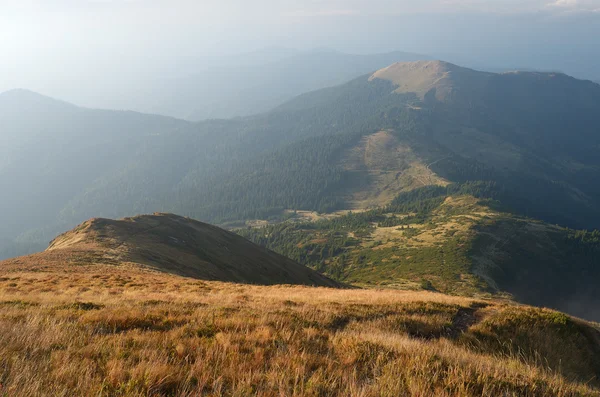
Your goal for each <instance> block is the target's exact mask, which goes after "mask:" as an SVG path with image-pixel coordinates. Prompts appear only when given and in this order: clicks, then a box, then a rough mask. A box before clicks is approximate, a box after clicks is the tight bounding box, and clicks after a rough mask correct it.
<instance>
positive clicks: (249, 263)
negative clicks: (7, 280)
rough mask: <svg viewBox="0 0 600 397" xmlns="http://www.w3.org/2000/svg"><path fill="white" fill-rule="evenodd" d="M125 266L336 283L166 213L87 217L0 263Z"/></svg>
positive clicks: (254, 280)
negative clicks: (33, 250)
mask: <svg viewBox="0 0 600 397" xmlns="http://www.w3.org/2000/svg"><path fill="white" fill-rule="evenodd" d="M40 263H43V264H44V265H45V266H49V267H52V266H57V265H59V266H71V267H78V266H82V265H85V266H90V265H94V264H96V265H115V266H120V265H128V266H136V267H142V268H147V269H153V270H158V271H161V272H166V273H171V274H177V275H181V276H186V277H192V278H196V279H202V280H218V281H229V282H240V283H251V284H305V285H316V286H331V287H333V286H336V285H337V283H335V282H334V281H332V280H330V279H328V278H326V277H323V276H321V275H320V274H318V273H317V272H315V271H313V270H310V269H308V268H306V267H304V266H303V265H299V264H297V263H295V262H293V261H291V260H290V259H287V258H285V257H283V256H281V255H278V254H275V253H274V252H271V251H269V250H267V249H264V248H261V247H258V246H256V245H254V244H252V243H250V242H249V241H247V240H246V239H244V238H241V237H239V236H237V235H235V234H232V233H230V232H227V231H225V230H223V229H219V228H218V227H215V226H211V225H208V224H205V223H201V222H197V221H194V220H191V219H187V218H182V217H179V216H176V215H171V214H155V215H142V216H136V217H134V218H126V219H123V220H117V221H114V220H110V219H92V220H89V221H86V222H84V223H82V224H81V225H79V226H77V227H76V228H75V229H73V230H71V231H69V232H66V233H63V234H61V235H60V236H58V237H57V238H56V239H54V240H53V241H52V242H51V243H50V246H49V247H48V249H46V251H45V252H43V253H41V254H36V255H32V256H30V257H20V258H15V259H12V260H8V261H6V262H3V263H0V267H9V268H12V267H18V268H20V267H29V266H33V267H35V266H39V264H40Z"/></svg>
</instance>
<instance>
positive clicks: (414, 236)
mask: <svg viewBox="0 0 600 397" xmlns="http://www.w3.org/2000/svg"><path fill="white" fill-rule="evenodd" d="M490 188H493V187H492V186H488V185H484V184H473V183H470V184H463V185H448V186H446V187H442V186H430V187H424V188H418V189H416V190H413V191H410V192H406V193H402V194H400V195H398V196H397V197H396V198H395V199H394V200H393V201H392V203H391V204H389V205H387V206H385V207H382V208H379V209H374V210H369V211H362V212H356V213H350V214H347V215H341V214H340V215H339V216H337V217H332V218H329V219H327V218H323V219H320V220H307V219H305V218H303V217H302V216H293V214H290V216H291V218H290V219H289V220H287V221H285V222H282V223H278V224H272V225H267V226H259V227H253V228H244V229H239V230H238V233H239V234H241V235H242V236H244V237H246V238H248V239H250V240H252V241H254V242H256V243H257V244H260V245H263V246H265V247H268V248H270V249H273V250H275V251H276V252H279V253H281V254H283V255H285V256H287V257H289V258H292V259H294V260H296V261H298V262H300V263H303V264H306V265H308V266H311V267H313V268H314V269H317V270H318V271H320V272H324V273H326V274H329V275H330V276H332V277H333V278H335V279H337V280H340V281H343V282H346V283H352V284H357V285H361V286H366V287H385V288H399V289H412V290H419V289H430V290H437V291H441V292H444V293H452V294H460V295H468V296H480V297H482V296H507V295H509V296H512V297H513V298H514V299H516V300H517V301H520V302H524V303H528V304H533V305H538V306H546V307H554V308H557V309H559V310H563V311H567V312H569V313H572V314H574V315H578V316H582V317H585V318H587V319H592V320H600V314H599V312H598V310H597V307H598V306H599V305H600V295H599V293H598V290H597V288H596V283H595V280H596V279H597V277H599V276H600V267H598V264H599V263H600V232H599V231H594V232H588V231H576V230H570V229H565V228H562V227H559V226H556V225H550V224H547V223H544V222H540V221H536V220H533V219H528V218H523V217H519V216H517V215H515V214H513V213H510V212H506V211H505V210H504V211H503V210H502V207H499V203H498V202H494V201H490V200H486V199H478V198H476V196H484V197H485V196H486V195H487V193H486V191H487V190H488V189H490Z"/></svg>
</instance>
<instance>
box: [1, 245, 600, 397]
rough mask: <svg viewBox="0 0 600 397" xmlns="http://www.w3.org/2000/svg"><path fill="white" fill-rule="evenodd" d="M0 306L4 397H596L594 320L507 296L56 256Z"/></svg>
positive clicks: (16, 272) (13, 277)
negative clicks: (226, 277) (200, 276)
mask: <svg viewBox="0 0 600 397" xmlns="http://www.w3.org/2000/svg"><path fill="white" fill-rule="evenodd" d="M54 252H56V251H54ZM0 307H1V309H2V315H1V316H0V330H1V332H0V363H1V365H0V379H1V383H2V393H4V394H7V395H10V396H32V395H48V394H51V395H65V394H68V395H86V396H88V395H154V396H159V395H161V396H163V395H169V396H193V395H198V394H203V395H215V396H216V395H249V394H250V395H263V396H275V395H302V396H316V395H328V396H381V395H403V396H431V395H440V396H449V397H452V396H498V395H509V396H510V395H514V396H534V397H536V396H540V397H542V396H544V397H545V396H565V397H566V396H599V395H600V384H599V382H598V379H599V375H600V363H599V361H598V358H599V357H600V354H599V352H600V342H599V341H600V331H599V330H598V325H597V324H592V323H588V322H585V321H582V320H579V319H576V318H572V317H569V316H567V315H564V314H562V313H559V312H555V311H551V310H547V309H537V308H532V307H527V306H517V305H513V304H510V303H508V302H503V301H492V300H481V299H467V298H461V297H452V296H448V295H442V294H438V293H432V292H407V291H392V290H387V291H375V290H356V289H354V290H343V289H328V288H312V287H298V286H295V287H293V286H251V285H242V284H229V283H220V282H215V281H199V280H195V279H192V278H185V277H180V276H176V275H172V274H166V273H164V272H155V271H150V270H145V269H142V268H140V267H127V266H114V265H98V264H94V265H91V266H86V265H85V264H81V265H79V266H72V265H65V264H64V263H60V262H56V263H54V264H52V265H48V266H46V265H44V266H36V267H32V268H29V267H27V266H21V267H7V266H4V265H2V266H0Z"/></svg>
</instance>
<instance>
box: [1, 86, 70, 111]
mask: <svg viewBox="0 0 600 397" xmlns="http://www.w3.org/2000/svg"><path fill="white" fill-rule="evenodd" d="M2 104H4V105H10V106H27V107H31V106H46V107H47V106H54V107H56V106H60V107H70V108H75V107H76V106H75V105H72V104H70V103H68V102H64V101H61V100H59V99H55V98H52V97H49V96H46V95H42V94H40V93H37V92H35V91H31V90H27V89H23V88H16V89H13V90H9V91H5V92H2V93H0V105H2Z"/></svg>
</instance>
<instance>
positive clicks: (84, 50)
mask: <svg viewBox="0 0 600 397" xmlns="http://www.w3.org/2000/svg"><path fill="white" fill-rule="evenodd" d="M598 37H600V0H557V1H549V0H419V1H413V0H219V1H216V0H195V1H192V0H0V91H4V90H7V89H10V88H16V87H24V88H30V89H34V90H41V91H44V92H46V93H48V94H52V95H55V96H56V95H57V94H61V93H62V94H63V95H59V96H62V97H64V98H65V99H76V97H77V96H78V92H80V91H82V90H86V89H87V90H88V91H93V90H94V89H97V85H98V84H99V83H100V82H101V83H102V85H107V84H108V85H111V84H113V85H119V84H125V83H128V82H130V80H132V79H135V78H138V79H140V81H142V80H143V78H145V77H148V78H152V76H154V75H156V74H157V73H163V72H164V73H175V72H176V71H177V65H178V64H180V59H181V58H182V57H194V56H201V55H211V54H213V55H216V54H225V53H236V52H244V51H250V50H253V49H258V48H261V47H266V46H285V47H294V48H301V49H309V48H315V47H331V48H336V49H339V50H343V51H348V52H357V53H368V52H382V51H391V50H405V51H412V52H419V53H425V54H431V55H433V56H436V57H440V58H442V57H445V58H448V59H449V60H451V61H456V62H463V63H469V64H470V66H481V65H485V66H497V67H499V68H501V67H532V68H545V69H559V70H564V71H566V72H568V73H571V74H575V75H578V76H580V77H586V78H598V79H600V54H599V52H600V51H599V50H598V48H599V44H598ZM596 73H597V74H596ZM88 94H89V92H88ZM98 95H102V93H101V92H98Z"/></svg>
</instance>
